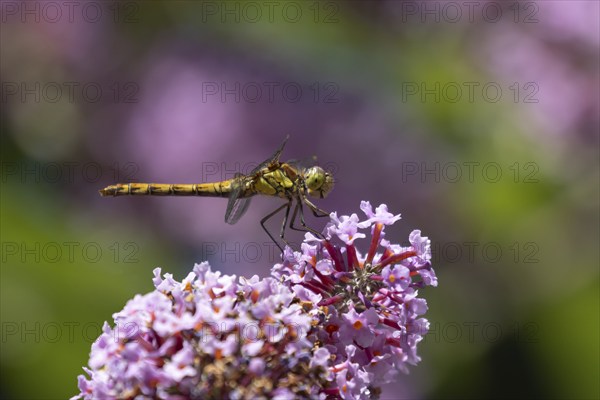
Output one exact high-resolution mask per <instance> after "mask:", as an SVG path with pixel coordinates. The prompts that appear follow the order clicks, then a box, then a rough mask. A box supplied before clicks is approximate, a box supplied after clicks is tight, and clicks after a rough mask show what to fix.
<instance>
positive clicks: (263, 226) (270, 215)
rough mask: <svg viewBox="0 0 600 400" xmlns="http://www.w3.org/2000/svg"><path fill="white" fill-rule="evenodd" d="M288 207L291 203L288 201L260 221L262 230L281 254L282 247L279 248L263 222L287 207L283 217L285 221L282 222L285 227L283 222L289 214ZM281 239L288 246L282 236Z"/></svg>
mask: <svg viewBox="0 0 600 400" xmlns="http://www.w3.org/2000/svg"><path fill="white" fill-rule="evenodd" d="M290 205H291V201H288V202H287V203H285V204H282V205H281V207H277V209H275V211H273V212H271V213H269V214H268V215H266V216H265V217H264V218H263V219H261V220H260V225H261V226H262V228H263V229H264V231H265V232H267V235H269V237H270V238H271V240H272V241H273V243H275V244H276V245H277V247H279V250H281V252H283V247H281V245H280V244H279V242H278V241H277V240H275V238H274V237H273V235H271V232H269V230H268V229H267V227H266V226H265V222H267V221H268V220H269V219H270V218H272V217H273V216H274V215H275V214H277V213H278V212H279V211H281V210H283V208H284V207H287V211H286V217H285V220H284V226H285V222H287V215H288V214H289V212H290ZM282 234H283V232H282ZM282 239H283V241H284V242H285V244H287V245H288V246H289V244H288V242H287V241H286V240H285V239H284V238H283V236H282Z"/></svg>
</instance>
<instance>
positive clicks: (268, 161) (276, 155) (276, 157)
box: [248, 135, 290, 176]
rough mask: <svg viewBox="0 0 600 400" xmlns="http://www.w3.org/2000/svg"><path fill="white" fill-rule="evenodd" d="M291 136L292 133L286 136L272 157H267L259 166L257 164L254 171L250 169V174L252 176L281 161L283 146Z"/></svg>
mask: <svg viewBox="0 0 600 400" xmlns="http://www.w3.org/2000/svg"><path fill="white" fill-rule="evenodd" d="M289 138H290V135H287V136H286V137H285V139H283V143H281V146H280V147H279V149H277V151H276V152H275V153H273V155H272V156H271V157H269V158H267V159H266V160H265V161H263V162H261V163H260V164H258V166H256V168H254V169H253V170H252V171H250V173H249V174H248V175H249V176H252V175H254V174H255V173H257V172H258V171H260V170H261V169H263V168H265V167H267V166H268V165H270V164H273V163H276V162H277V161H279V156H281V152H282V151H283V148H284V147H285V143H286V142H287V141H288V139H289Z"/></svg>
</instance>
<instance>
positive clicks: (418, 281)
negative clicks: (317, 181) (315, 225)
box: [272, 202, 437, 399]
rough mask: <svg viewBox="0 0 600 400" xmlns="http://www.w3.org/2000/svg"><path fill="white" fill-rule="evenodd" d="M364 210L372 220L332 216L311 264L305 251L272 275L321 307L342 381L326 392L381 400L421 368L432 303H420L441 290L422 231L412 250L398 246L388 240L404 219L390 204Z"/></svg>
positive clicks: (323, 336)
mask: <svg viewBox="0 0 600 400" xmlns="http://www.w3.org/2000/svg"><path fill="white" fill-rule="evenodd" d="M360 208H361V209H362V210H363V212H364V213H365V215H366V217H367V219H366V220H364V221H359V219H358V217H357V216H356V215H355V214H353V215H352V216H350V217H348V216H341V217H339V218H338V216H337V214H335V213H332V214H331V222H330V223H329V224H328V225H327V228H326V229H325V239H323V240H316V239H315V238H314V237H313V236H311V237H310V242H311V244H312V245H313V246H314V245H315V244H320V246H318V247H317V249H315V248H314V247H311V249H310V251H311V254H310V257H308V256H307V257H304V255H307V254H306V249H305V248H302V249H301V250H302V252H301V253H299V252H297V253H293V254H292V253H289V252H288V253H286V254H284V259H283V262H282V263H281V264H278V265H276V266H275V267H274V268H273V271H272V275H273V277H275V278H277V279H279V280H281V281H282V282H284V283H285V284H286V285H289V286H290V287H291V288H292V289H293V290H294V291H295V292H296V293H297V295H299V296H300V295H301V296H302V299H303V301H305V302H312V303H313V306H312V310H311V311H310V313H311V315H312V316H313V318H314V320H315V321H318V324H319V327H320V328H319V329H318V330H316V331H315V332H314V336H315V337H316V338H317V339H316V340H318V342H319V343H322V345H323V346H324V347H325V348H327V349H328V350H329V352H330V353H331V355H332V359H333V360H335V361H334V365H332V366H331V367H330V371H331V372H332V373H333V375H334V379H333V381H332V382H330V385H329V386H328V387H326V388H325V389H324V391H323V392H324V393H326V394H327V395H333V396H339V397H341V398H344V399H354V398H367V397H376V396H377V395H378V393H379V391H380V389H379V387H380V386H381V385H383V384H385V383H388V382H391V381H392V380H393V379H394V376H395V375H396V374H397V373H398V372H399V371H400V372H407V371H408V365H414V364H416V363H418V362H419V361H420V358H419V357H418V355H417V344H418V343H419V342H420V341H421V340H422V338H423V336H424V335H425V334H426V333H427V329H428V327H429V323H428V322H427V320H426V319H424V318H420V315H423V314H424V313H425V312H426V311H427V303H426V301H425V300H424V299H421V298H419V297H417V296H418V289H419V288H422V287H425V286H436V285H437V279H436V277H435V273H434V271H433V269H432V268H431V243H430V240H429V239H428V238H427V237H423V236H421V231H419V230H415V231H413V232H412V233H411V234H410V235H409V238H408V242H409V243H410V245H409V246H402V245H399V244H394V243H391V242H390V241H388V240H385V239H383V236H384V229H385V226H387V225H391V224H393V223H395V222H397V221H398V220H399V219H400V215H394V214H392V213H390V212H389V211H388V209H387V206H386V205H385V204H382V205H380V206H379V207H377V208H376V209H375V211H373V208H372V207H371V204H370V203H369V202H362V203H361V207H360ZM361 229H368V230H369V231H370V233H371V238H370V244H369V246H368V248H367V251H366V252H365V253H362V252H360V251H359V249H358V248H357V246H356V243H357V242H358V240H356V239H360V238H364V237H366V235H365V234H363V233H362V232H360V230H361ZM335 238H338V239H339V241H340V242H341V243H340V244H337V243H335V242H334V240H335ZM307 239H308V235H307ZM311 270H312V273H310V271H311ZM310 292H312V293H314V296H310V295H309V294H308V293H310Z"/></svg>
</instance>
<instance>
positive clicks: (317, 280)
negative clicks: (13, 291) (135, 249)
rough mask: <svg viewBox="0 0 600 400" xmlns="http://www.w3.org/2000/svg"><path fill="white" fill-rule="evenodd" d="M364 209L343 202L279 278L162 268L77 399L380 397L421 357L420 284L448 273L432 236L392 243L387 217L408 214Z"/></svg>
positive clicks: (120, 323)
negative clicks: (352, 209)
mask: <svg viewBox="0 0 600 400" xmlns="http://www.w3.org/2000/svg"><path fill="white" fill-rule="evenodd" d="M361 209H362V210H363V212H364V213H365V215H366V217H367V219H366V220H364V221H360V220H359V218H358V216H357V215H356V214H352V215H351V216H341V217H339V218H338V216H337V214H336V213H332V214H331V215H330V219H331V221H330V223H329V224H328V225H327V227H326V228H325V230H324V234H325V238H324V239H320V238H317V237H316V236H314V235H312V234H310V233H307V234H306V237H305V241H304V243H303V244H302V246H301V248H300V250H301V251H296V252H295V251H293V250H292V249H290V248H286V249H285V251H284V253H283V255H282V256H283V261H282V263H279V264H277V265H275V266H274V267H273V268H272V271H271V276H272V277H270V278H265V279H259V277H257V276H253V277H251V278H243V277H240V278H237V277H236V276H235V275H222V274H221V273H220V272H213V271H211V269H210V266H209V265H208V263H202V264H197V265H195V266H194V268H193V271H192V272H190V273H189V274H188V275H187V277H185V278H184V279H183V280H182V281H181V282H179V281H177V280H176V279H174V277H173V276H172V275H171V274H168V273H165V274H164V275H161V270H160V268H156V269H155V270H154V271H153V272H154V278H153V282H154V286H155V288H156V289H155V290H154V291H153V292H151V293H148V294H145V295H136V296H135V297H134V298H133V299H132V300H130V301H129V302H128V303H127V304H126V305H125V307H124V308H123V310H121V311H119V312H118V313H115V314H114V315H113V318H114V322H115V325H114V327H111V326H110V325H109V324H108V323H105V324H104V327H103V331H102V334H101V336H100V337H99V338H98V340H97V341H96V342H95V343H94V344H93V345H92V349H91V354H90V359H89V363H88V364H89V368H84V371H85V375H81V376H79V377H78V387H79V390H80V393H79V395H77V396H75V397H74V398H73V399H78V398H84V399H98V398H101V399H117V398H158V399H188V398H208V399H221V398H236V399H242V398H274V399H282V400H283V399H292V398H319V399H325V398H342V399H359V398H377V397H378V395H379V393H380V386H381V385H383V384H385V383H388V382H391V381H393V379H394V377H395V376H396V374H397V373H398V372H407V371H408V366H409V365H415V364H417V363H418V362H419V361H420V358H419V356H418V354H417V345H418V343H419V342H420V341H421V340H422V339H423V336H424V335H425V334H426V333H427V330H428V328H429V322H428V321H427V320H426V319H425V318H423V317H422V315H424V314H425V313H426V311H427V302H426V301H425V300H424V299H422V298H420V297H418V294H419V293H418V289H420V288H423V287H425V286H435V285H437V278H436V277H435V273H434V271H433V269H432V268H431V243H430V241H429V239H428V238H427V237H423V236H421V232H420V231H419V230H414V231H413V232H412V233H411V234H410V235H409V238H408V242H409V243H410V244H409V245H408V246H401V245H399V244H394V243H391V242H390V241H388V240H385V239H383V237H384V228H385V226H387V225H391V224H393V223H395V222H397V221H398V220H399V219H400V216H399V215H393V214H391V213H390V212H389V211H388V210H387V206H386V205H384V204H383V205H380V206H379V207H377V208H376V209H375V211H373V209H372V207H371V205H370V204H369V203H368V202H362V203H361ZM363 229H366V230H368V231H370V234H371V237H370V244H369V245H368V249H367V251H366V252H364V253H363V252H361V251H359V249H358V248H357V247H356V242H357V239H362V238H366V237H367V235H366V234H365V233H363V232H361V230H363Z"/></svg>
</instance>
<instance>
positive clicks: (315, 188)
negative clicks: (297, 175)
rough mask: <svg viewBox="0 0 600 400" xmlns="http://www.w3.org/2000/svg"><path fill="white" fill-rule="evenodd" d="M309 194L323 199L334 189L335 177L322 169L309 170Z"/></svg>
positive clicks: (307, 179) (307, 177) (307, 176)
mask: <svg viewBox="0 0 600 400" xmlns="http://www.w3.org/2000/svg"><path fill="white" fill-rule="evenodd" d="M304 179H305V182H306V188H307V189H308V194H309V195H311V196H313V197H320V198H323V197H325V196H327V194H329V192H330V191H331V189H333V176H332V175H331V174H330V173H328V172H325V170H323V168H321V167H312V168H309V169H308V171H307V172H306V175H305V178H304Z"/></svg>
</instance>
